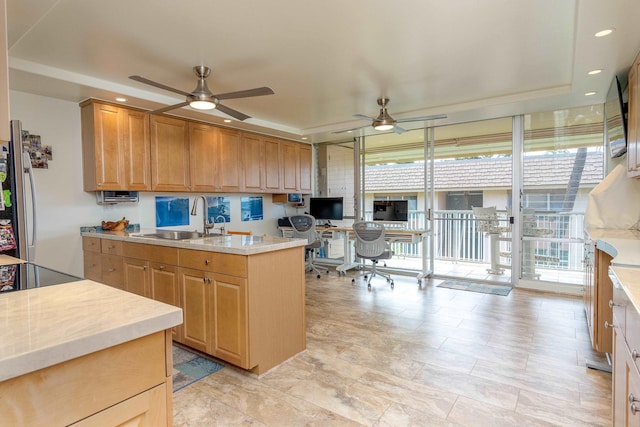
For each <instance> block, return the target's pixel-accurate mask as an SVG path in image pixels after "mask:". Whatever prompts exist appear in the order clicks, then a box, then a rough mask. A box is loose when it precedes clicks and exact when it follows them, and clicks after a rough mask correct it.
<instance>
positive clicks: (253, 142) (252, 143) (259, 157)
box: [242, 134, 278, 193]
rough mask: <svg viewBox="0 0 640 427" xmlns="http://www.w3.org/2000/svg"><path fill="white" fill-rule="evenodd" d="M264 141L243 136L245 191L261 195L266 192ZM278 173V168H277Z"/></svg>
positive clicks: (251, 135)
mask: <svg viewBox="0 0 640 427" xmlns="http://www.w3.org/2000/svg"><path fill="white" fill-rule="evenodd" d="M263 150H264V141H263V140H262V138H261V137H259V136H258V135H253V134H244V135H243V136H242V159H243V168H242V170H243V180H242V181H243V190H244V191H246V192H254V193H261V192H263V191H264V190H265V183H264V177H265V168H264V162H263V158H264V154H263ZM276 173H278V168H277V167H276Z"/></svg>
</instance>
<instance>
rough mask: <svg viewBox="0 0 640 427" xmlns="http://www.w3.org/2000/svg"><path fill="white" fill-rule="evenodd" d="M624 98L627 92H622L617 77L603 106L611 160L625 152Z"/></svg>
mask: <svg viewBox="0 0 640 427" xmlns="http://www.w3.org/2000/svg"><path fill="white" fill-rule="evenodd" d="M625 86H626V84H625ZM625 89H626V88H625ZM626 96H628V93H627V90H625V91H624V92H623V86H622V83H621V82H620V79H618V77H617V76H616V77H614V79H613V81H612V82H611V86H610V87H609V91H608V92H607V99H606V101H605V104H604V114H605V120H606V123H607V127H606V129H607V131H606V132H607V133H606V138H607V144H608V146H609V154H610V156H611V158H614V157H620V156H622V155H623V154H624V153H626V152H627V102H626Z"/></svg>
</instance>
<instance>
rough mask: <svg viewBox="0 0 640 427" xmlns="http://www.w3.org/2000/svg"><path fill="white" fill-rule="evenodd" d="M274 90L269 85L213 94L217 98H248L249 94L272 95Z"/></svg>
mask: <svg viewBox="0 0 640 427" xmlns="http://www.w3.org/2000/svg"><path fill="white" fill-rule="evenodd" d="M273 94H274V92H273V90H272V89H271V88H270V87H266V86H263V87H257V88H254V89H246V90H239V91H237V92H227V93H221V94H219V95H213V96H215V97H216V98H218V99H234V98H249V97H251V96H264V95H273Z"/></svg>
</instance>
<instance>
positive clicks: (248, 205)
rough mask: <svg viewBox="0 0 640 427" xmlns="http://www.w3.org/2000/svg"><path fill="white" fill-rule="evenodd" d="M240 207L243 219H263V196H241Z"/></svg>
mask: <svg viewBox="0 0 640 427" xmlns="http://www.w3.org/2000/svg"><path fill="white" fill-rule="evenodd" d="M240 208H241V210H242V220H243V221H260V220H262V219H263V212H262V196H254V197H241V198H240Z"/></svg>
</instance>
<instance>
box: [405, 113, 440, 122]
mask: <svg viewBox="0 0 640 427" xmlns="http://www.w3.org/2000/svg"><path fill="white" fill-rule="evenodd" d="M446 118H447V115H446V114H436V115H434V116H424V117H409V118H406V119H397V120H396V123H407V122H424V121H427V120H437V119H446Z"/></svg>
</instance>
